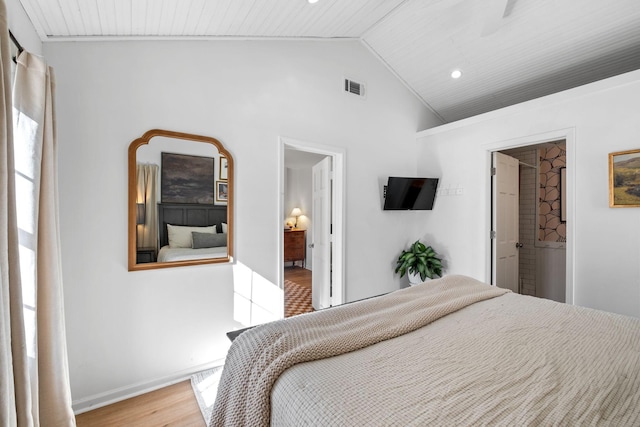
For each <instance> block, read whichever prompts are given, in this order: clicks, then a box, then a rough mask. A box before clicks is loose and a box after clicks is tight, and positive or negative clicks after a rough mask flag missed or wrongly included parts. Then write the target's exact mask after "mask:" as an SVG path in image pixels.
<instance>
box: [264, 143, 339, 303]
mask: <svg viewBox="0 0 640 427" xmlns="http://www.w3.org/2000/svg"><path fill="white" fill-rule="evenodd" d="M278 140H279V144H278V150H279V153H278V163H279V171H280V172H279V176H278V181H279V182H278V186H279V190H278V207H279V212H278V217H277V220H278V224H277V226H276V227H274V229H275V230H276V232H277V233H278V239H277V242H278V260H279V265H280V266H282V265H283V263H284V248H283V244H282V228H283V226H282V218H284V217H285V215H284V150H285V149H286V148H293V149H296V150H300V151H306V152H309V153H316V154H322V155H325V156H331V157H332V159H333V161H332V163H333V195H332V209H333V212H332V215H333V227H332V228H333V230H332V231H333V233H332V234H333V248H332V258H333V259H332V272H331V278H332V286H333V295H332V297H331V305H339V304H342V303H344V302H345V301H346V287H345V285H344V283H345V253H346V252H345V218H346V213H345V212H346V210H345V209H346V198H345V194H346V193H345V188H346V186H345V177H346V173H345V164H346V161H345V154H346V153H345V150H344V148H340V147H334V146H331V145H325V144H318V143H313V142H308V141H301V140H297V139H294V138H289V137H285V136H280V137H278ZM278 283H279V284H280V286H281V287H283V286H284V276H283V270H282V268H279V269H278Z"/></svg>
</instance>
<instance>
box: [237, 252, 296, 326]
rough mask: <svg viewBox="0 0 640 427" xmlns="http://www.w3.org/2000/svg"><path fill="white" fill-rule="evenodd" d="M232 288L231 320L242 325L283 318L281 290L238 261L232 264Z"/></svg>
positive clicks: (282, 295)
mask: <svg viewBox="0 0 640 427" xmlns="http://www.w3.org/2000/svg"><path fill="white" fill-rule="evenodd" d="M233 290H234V293H233V320H235V321H236V322H238V323H240V324H241V325H242V326H243V327H246V326H254V325H259V324H262V323H267V322H272V321H274V320H278V319H282V318H283V316H284V292H283V290H282V289H280V287H279V286H277V285H275V284H273V283H271V282H270V281H268V280H267V279H265V278H264V277H262V276H261V275H259V274H258V273H256V272H255V271H253V270H251V269H250V268H249V267H247V266H246V265H244V264H242V263H240V262H238V263H236V264H235V265H234V266H233Z"/></svg>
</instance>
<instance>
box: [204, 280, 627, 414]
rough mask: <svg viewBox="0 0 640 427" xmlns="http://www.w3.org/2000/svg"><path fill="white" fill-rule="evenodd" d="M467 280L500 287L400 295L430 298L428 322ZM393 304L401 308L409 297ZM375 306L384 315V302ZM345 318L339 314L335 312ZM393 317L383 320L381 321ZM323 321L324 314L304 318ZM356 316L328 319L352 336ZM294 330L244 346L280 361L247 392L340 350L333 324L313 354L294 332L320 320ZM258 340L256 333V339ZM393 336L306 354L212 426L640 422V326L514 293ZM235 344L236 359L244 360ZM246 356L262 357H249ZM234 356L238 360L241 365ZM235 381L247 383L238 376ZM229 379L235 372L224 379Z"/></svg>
mask: <svg viewBox="0 0 640 427" xmlns="http://www.w3.org/2000/svg"><path fill="white" fill-rule="evenodd" d="M461 283H463V284H464V286H467V287H468V285H472V286H471V288H474V287H479V288H483V287H489V286H488V285H484V284H481V283H479V282H476V281H474V280H473V279H469V278H461V277H460V276H454V277H449V278H444V279H440V280H436V281H432V282H430V283H427V284H423V285H419V286H417V287H414V288H415V289H414V288H412V289H410V290H402V291H398V292H394V293H393V294H392V295H390V296H393V295H394V294H397V293H400V294H402V293H403V292H404V294H405V296H406V297H411V298H415V299H416V300H428V301H429V302H428V304H427V305H426V306H424V307H422V308H420V307H419V305H420V304H418V303H416V304H414V309H415V310H417V311H418V313H414V316H413V318H419V317H421V316H422V312H428V311H429V310H431V307H432V306H433V304H437V305H440V306H441V307H445V306H451V304H452V300H451V298H450V295H449V296H448V295H446V294H447V292H449V293H450V291H451V289H452V288H458V287H459V286H460V285H461ZM489 288H491V287H489ZM493 289H495V288H493ZM387 297H389V296H387ZM387 297H381V298H387ZM386 300H387V301H389V303H390V304H397V303H398V298H397V296H393V297H392V298H387V299H386ZM364 303H366V301H365V302H364ZM377 305H378V306H380V304H379V303H378V304H377ZM416 307H418V308H416ZM366 308H367V309H369V308H370V309H375V305H371V304H370V305H368V306H366ZM333 310H336V311H337V309H331V310H326V312H329V313H330V312H332V311H333ZM355 311H356V312H359V311H361V310H360V309H358V310H355ZM445 311H448V310H445ZM385 313H387V312H385V310H382V311H379V312H378V314H379V315H380V316H381V317H382V316H384V314H385ZM316 314H320V313H312V314H309V315H303V316H300V317H304V316H313V315H316ZM352 315H355V316H358V315H359V314H357V313H355V314H354V310H350V309H349V307H348V306H347V307H346V308H345V309H344V310H343V311H341V312H338V313H337V314H335V315H326V316H324V317H323V318H322V324H324V323H327V322H333V323H334V326H335V327H337V328H343V327H344V324H345V319H350V320H349V321H350V322H352V323H353V320H352V319H351V316H352ZM371 315H372V313H368V314H367V316H368V317H369V318H371ZM374 318H375V317H374ZM292 320H295V319H292ZM403 321H404V320H402V319H401V320H400V322H401V323H402V322H403ZM291 323H295V322H291ZM291 323H289V324H287V321H286V320H285V321H282V322H280V323H278V324H277V325H275V327H276V329H280V332H278V333H276V334H275V335H274V334H273V333H270V334H269V335H270V336H272V339H267V341H270V343H268V344H267V343H265V342H264V340H262V339H258V338H256V336H258V335H261V334H262V332H261V331H260V330H259V329H258V331H255V332H252V331H248V332H245V333H244V334H242V335H240V336H239V337H238V338H237V340H236V341H239V340H241V339H242V341H241V342H240V343H239V347H244V346H245V345H247V344H248V343H249V344H250V345H255V344H254V341H255V342H257V343H258V344H257V345H258V347H259V348H260V354H259V356H258V359H265V360H266V359H268V360H269V362H268V363H266V362H265V361H264V360H260V361H259V362H256V361H253V362H252V361H247V363H248V364H247V366H248V367H249V368H248V370H249V371H250V375H249V377H248V380H247V378H243V379H242V381H243V382H244V385H242V386H243V387H244V388H245V389H247V388H248V389H253V388H254V387H253V384H254V383H253V382H254V381H255V382H256V384H260V383H263V382H265V381H267V380H268V378H269V375H268V374H269V369H262V368H260V369H258V368H259V367H263V366H272V365H279V364H282V363H283V361H285V360H287V359H290V358H291V354H290V353H291V352H292V351H302V352H303V353H304V352H305V351H307V350H308V348H310V347H313V346H314V345H318V346H322V344H321V343H315V340H317V339H320V338H318V337H319V336H320V335H325V336H327V337H329V341H328V345H333V344H331V343H330V341H331V336H333V335H334V332H333V331H332V329H331V328H332V326H331V325H328V326H327V328H328V330H326V331H323V333H321V334H315V333H314V334H313V338H312V340H311V341H312V344H311V345H307V344H309V341H308V340H305V343H306V344H305V345H302V346H300V345H294V346H291V345H290V344H287V342H292V341H295V340H296V339H298V338H292V337H291V336H289V335H290V334H289V332H288V330H289V329H292V330H293V332H291V333H292V334H299V333H302V334H303V335H304V334H305V332H304V331H298V330H297V329H298V326H308V325H309V324H310V322H309V321H308V320H305V321H303V322H297V323H298V325H295V324H294V325H293V326H292V325H291ZM375 323H377V324H375V325H372V327H373V329H371V330H369V331H368V332H367V334H368V335H369V336H373V335H380V329H381V328H382V329H386V330H389V331H393V330H397V329H398V324H397V323H396V322H395V320H394V319H390V318H386V317H382V318H381V319H380V321H378V322H375ZM282 329H284V330H285V332H283V331H282ZM320 329H324V327H321V328H320ZM401 329H402V328H401ZM250 333H252V334H253V336H252V335H247V336H246V337H244V335H245V334H250ZM367 334H364V335H367ZM391 335H395V336H393V337H391V338H388V339H381V340H374V341H376V342H373V343H371V344H368V345H365V346H362V347H361V348H358V349H356V350H353V351H347V352H341V354H336V355H334V356H331V357H315V355H313V354H312V355H309V357H303V358H302V359H304V360H305V361H303V362H300V363H294V364H292V365H291V366H287V367H286V368H285V369H283V370H281V372H280V373H279V374H278V375H277V378H276V379H275V381H274V382H273V384H272V386H271V387H267V388H268V391H266V392H264V393H263V394H262V395H261V396H259V398H258V399H257V400H256V399H255V396H252V397H251V398H250V399H242V398H241V394H242V393H240V395H238V394H235V395H232V398H231V400H230V401H231V402H232V405H231V406H234V407H235V409H233V410H231V411H229V408H228V407H225V406H226V405H224V404H220V405H219V404H218V402H216V410H218V411H220V412H219V413H214V418H213V424H212V425H232V424H233V422H234V421H233V418H229V417H228V415H230V414H234V415H233V416H235V415H236V414H237V413H238V412H239V413H241V414H242V415H241V416H243V417H246V418H244V420H245V421H248V422H246V423H245V425H265V424H269V423H271V425H274V426H280V425H282V426H285V425H340V426H360V425H403V426H409V425H456V426H477V425H505V426H507V425H518V426H528V425H530V426H534V425H536V426H537V425H616V426H619V425H640V320H638V319H635V318H630V317H625V316H620V315H615V314H611V313H605V312H601V311H596V310H590V309H586V308H580V307H575V306H570V305H566V304H561V303H556V302H552V301H548V300H543V299H538V298H534V297H526V296H521V295H517V294H512V293H506V294H504V293H503V294H500V295H497V294H496V295H493V296H491V297H488V298H482V299H479V300H477V301H474V302H471V303H469V304H466V305H463V306H462V307H459V308H456V309H455V310H452V311H449V312H448V313H445V314H443V315H442V316H438V317H437V318H435V319H433V320H431V321H429V322H427V323H426V324H424V325H422V326H420V327H416V328H414V329H413V330H411V331H408V332H406V333H401V334H391ZM273 337H275V338H273ZM354 339H355V340H359V339H358V338H354ZM367 340H368V338H367V337H364V341H367ZM235 344H236V342H234V345H235ZM233 347H234V346H232V349H231V350H230V355H231V354H234V353H236V352H235V351H233ZM356 347H358V346H356ZM296 348H297V349H296ZM241 353H243V354H246V355H249V354H250V352H247V350H246V349H244V348H243V349H242V351H241ZM232 357H233V359H231V360H230V362H231V363H232V364H234V365H236V364H237V360H234V359H235V356H232ZM253 357H255V354H254V355H253ZM226 369H227V367H226V366H225V370H226ZM229 371H231V369H229ZM232 376H233V377H236V378H238V375H237V373H236V374H235V375H232ZM224 377H225V375H224V373H223V381H224ZM234 387H235V386H234V384H233V381H229V379H227V380H226V382H225V383H224V385H223V386H221V389H219V394H218V397H219V398H220V397H222V398H223V399H226V401H227V402H229V400H228V399H227V397H228V396H227V394H228V392H229V391H231V392H232V393H233V390H234ZM258 388H259V387H258ZM260 399H265V401H266V402H267V404H268V407H267V412H268V414H267V416H266V418H259V417H258V418H254V416H255V415H256V414H255V411H254V409H255V407H256V406H259V404H258V405H256V403H255V402H256V401H257V402H260ZM236 405H239V407H240V408H238V407H237V406H236ZM243 405H244V406H243ZM235 410H238V412H235ZM262 415H265V414H264V413H263V414H262ZM254 420H257V422H254Z"/></svg>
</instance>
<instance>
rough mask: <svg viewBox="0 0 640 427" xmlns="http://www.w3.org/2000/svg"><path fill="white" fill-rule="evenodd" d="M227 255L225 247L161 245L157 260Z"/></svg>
mask: <svg viewBox="0 0 640 427" xmlns="http://www.w3.org/2000/svg"><path fill="white" fill-rule="evenodd" d="M226 256H227V247H226V246H220V247H216V248H201V249H191V248H170V247H169V246H163V247H162V248H160V252H158V262H168V261H190V260H194V259H207V258H224V257H226Z"/></svg>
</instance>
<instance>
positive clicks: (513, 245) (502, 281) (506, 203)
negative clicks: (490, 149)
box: [491, 152, 520, 292]
mask: <svg viewBox="0 0 640 427" xmlns="http://www.w3.org/2000/svg"><path fill="white" fill-rule="evenodd" d="M493 167H494V169H495V174H494V177H493V185H492V191H493V218H492V224H491V228H492V230H493V233H492V234H493V235H492V250H493V257H492V262H493V266H492V267H493V268H492V271H493V277H492V282H493V284H494V285H496V286H498V287H501V288H505V289H511V290H512V291H513V292H518V290H519V286H518V262H519V261H518V247H519V243H518V238H519V236H518V228H519V224H518V218H519V212H518V211H519V209H518V207H519V198H520V183H519V163H518V159H515V158H513V157H511V156H507V155H506V154H502V153H498V152H494V153H493Z"/></svg>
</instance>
